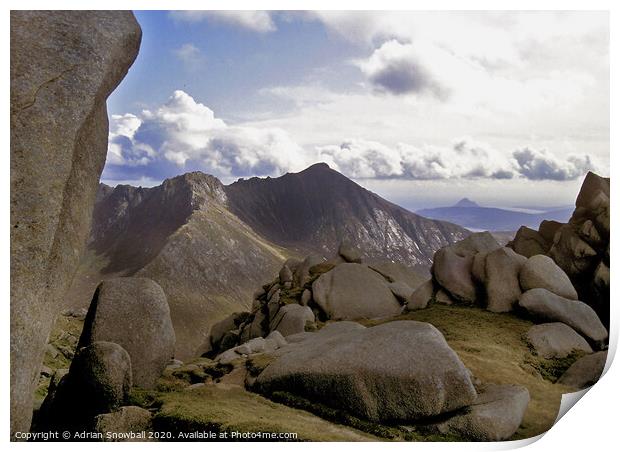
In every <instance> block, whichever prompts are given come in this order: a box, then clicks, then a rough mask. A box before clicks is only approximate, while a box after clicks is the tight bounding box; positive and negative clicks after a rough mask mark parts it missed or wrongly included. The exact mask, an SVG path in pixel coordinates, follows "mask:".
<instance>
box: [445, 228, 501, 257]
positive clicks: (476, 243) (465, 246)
mask: <svg viewBox="0 0 620 452" xmlns="http://www.w3.org/2000/svg"><path fill="white" fill-rule="evenodd" d="M450 247H451V248H452V250H453V251H454V252H455V253H456V254H457V255H459V256H461V257H465V256H473V255H474V254H476V253H488V252H489V251H493V250H496V249H497V248H500V247H501V245H500V244H499V243H497V240H495V238H494V237H493V236H492V235H491V233H489V232H486V231H485V232H476V233H475V234H471V235H469V236H467V238H465V239H463V240H461V241H459V242H456V243H454V244H452V245H450Z"/></svg>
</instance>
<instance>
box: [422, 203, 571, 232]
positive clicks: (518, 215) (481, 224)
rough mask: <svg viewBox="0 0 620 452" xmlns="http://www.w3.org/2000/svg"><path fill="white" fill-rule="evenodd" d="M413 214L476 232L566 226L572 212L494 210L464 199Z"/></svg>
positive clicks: (562, 209) (567, 208)
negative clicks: (550, 222)
mask: <svg viewBox="0 0 620 452" xmlns="http://www.w3.org/2000/svg"><path fill="white" fill-rule="evenodd" d="M416 213H417V214H419V215H422V216H424V217H426V218H432V219H435V220H443V221H449V222H451V223H456V224H458V225H460V226H463V227H464V228H468V229H471V230H476V231H516V230H517V229H519V228H520V227H521V226H527V227H530V228H533V229H538V225H539V224H540V222H541V221H542V220H555V221H559V222H562V223H566V222H567V221H568V219H569V218H570V216H571V214H572V213H573V208H572V207H566V208H554V209H552V210H547V211H544V212H537V213H532V212H522V211H516V210H509V209H500V208H497V207H482V206H480V205H479V204H477V203H475V202H473V201H471V200H469V199H467V198H463V199H462V200H460V201H459V202H458V203H456V204H455V205H454V206H451V207H437V208H434V209H421V210H418V211H416Z"/></svg>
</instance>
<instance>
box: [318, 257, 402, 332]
mask: <svg viewBox="0 0 620 452" xmlns="http://www.w3.org/2000/svg"><path fill="white" fill-rule="evenodd" d="M312 294H313V298H314V301H315V302H316V303H317V304H318V305H319V306H320V307H321V309H322V310H323V311H324V312H325V313H326V314H327V315H328V318H330V319H338V320H347V319H362V318H377V317H389V316H393V315H397V314H398V313H400V311H401V309H402V307H401V305H400V303H399V302H398V300H397V299H396V297H395V296H394V295H393V294H392V291H391V290H390V288H389V287H388V285H387V283H386V281H385V279H384V278H383V277H381V275H379V274H378V273H377V272H375V271H373V270H371V269H369V268H368V267H366V266H363V265H358V264H351V263H344V264H340V265H338V266H336V267H335V268H334V269H333V270H330V271H328V272H327V273H324V274H322V275H321V276H320V277H319V278H318V279H317V280H316V281H314V283H313V284H312Z"/></svg>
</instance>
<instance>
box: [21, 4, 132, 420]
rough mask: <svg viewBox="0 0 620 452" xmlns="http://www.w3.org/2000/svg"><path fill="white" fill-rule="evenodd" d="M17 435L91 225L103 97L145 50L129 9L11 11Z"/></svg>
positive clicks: (104, 123) (101, 156)
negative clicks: (50, 334)
mask: <svg viewBox="0 0 620 452" xmlns="http://www.w3.org/2000/svg"><path fill="white" fill-rule="evenodd" d="M10 22H11V23H10V51H11V64H10V66H11V68H10V69H11V70H10V73H11V74H10V79H11V89H10V98H11V105H10V110H11V139H10V143H11V164H10V165H11V166H10V170H11V171H10V172H11V189H10V196H11V201H10V205H11V228H10V230H11V384H10V387H11V397H10V404H11V431H12V432H16V431H22V432H23V431H28V428H29V426H30V421H31V416H32V397H33V393H34V389H35V386H36V384H37V374H38V372H39V368H40V365H41V361H42V360H43V350H44V347H45V342H46V340H47V338H48V335H49V333H50V329H51V327H52V322H53V320H54V317H55V315H56V314H57V313H58V312H60V311H61V310H62V308H63V305H62V304H63V295H64V293H65V291H66V290H67V288H68V286H69V284H70V282H71V279H72V278H73V275H74V273H75V270H76V268H77V265H78V262H79V259H80V255H81V251H82V249H83V246H84V244H85V241H86V238H87V236H88V232H89V229H90V223H91V215H92V210H93V205H94V202H95V195H96V193H97V188H98V185H99V177H100V175H101V171H102V169H103V165H104V163H105V158H106V153H107V142H108V118H107V112H106V98H107V97H108V95H109V94H110V93H111V92H112V90H114V88H115V87H116V86H117V85H118V83H119V82H120V81H121V80H122V79H123V77H124V76H125V74H126V73H127V70H128V69H129V66H131V64H132V63H133V61H134V59H135V58H136V55H137V54H138V49H139V47H140V39H141V30H140V26H139V25H138V23H137V22H136V20H135V18H134V16H133V14H132V13H131V12H130V11H11V18H10Z"/></svg>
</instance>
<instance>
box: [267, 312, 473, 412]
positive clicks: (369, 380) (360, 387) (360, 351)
mask: <svg viewBox="0 0 620 452" xmlns="http://www.w3.org/2000/svg"><path fill="white" fill-rule="evenodd" d="M343 323H345V328H343V329H342V330H340V328H339V326H338V323H336V324H332V325H330V326H331V328H325V331H324V330H320V331H319V332H317V333H310V334H307V337H306V338H305V339H304V340H302V341H301V342H297V343H295V344H291V345H288V346H285V347H283V348H281V349H280V350H278V352H277V353H276V355H277V356H278V358H277V359H276V360H275V361H273V362H272V363H271V364H269V365H268V366H267V368H266V369H265V370H264V371H263V372H262V373H261V374H260V375H259V376H258V378H257V379H256V382H255V389H256V390H257V391H259V392H264V393H271V392H273V391H289V392H292V393H294V394H298V395H300V396H302V397H305V398H308V399H310V400H314V401H317V402H321V403H324V404H326V405H329V406H334V407H337V408H339V409H345V410H348V411H349V412H351V413H353V414H354V415H356V416H358V417H362V418H365V419H369V420H371V421H374V422H388V421H412V420H418V419H421V418H425V417H429V416H436V415H439V414H441V413H446V412H451V411H454V410H456V409H458V408H462V407H464V406H467V405H470V404H471V403H473V402H474V400H475V398H476V391H475V389H474V387H473V385H472V382H471V380H470V375H469V371H468V370H467V369H466V368H465V366H464V365H463V363H462V362H461V361H460V359H459V358H458V356H457V355H456V353H455V352H454V351H453V350H452V349H451V348H450V347H449V346H448V344H447V343H446V341H445V339H444V338H443V336H442V334H441V333H440V332H439V331H438V330H437V329H436V328H435V327H433V326H432V325H430V324H428V323H421V322H414V321H394V322H389V323H385V324H382V325H379V326H375V327H372V328H363V327H360V328H350V327H348V325H347V324H346V322H343ZM394 344H399V347H394ZM429 363H432V365H430V364H429Z"/></svg>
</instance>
